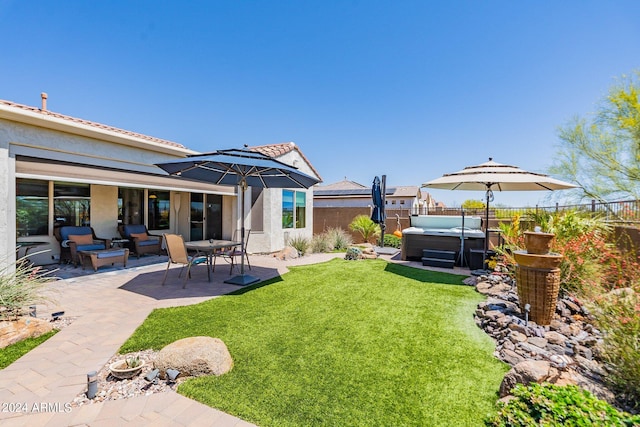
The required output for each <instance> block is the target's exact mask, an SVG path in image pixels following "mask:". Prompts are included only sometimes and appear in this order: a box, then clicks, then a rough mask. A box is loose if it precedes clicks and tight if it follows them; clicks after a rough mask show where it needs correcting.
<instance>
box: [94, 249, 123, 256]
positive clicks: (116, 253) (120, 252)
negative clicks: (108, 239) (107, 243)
mask: <svg viewBox="0 0 640 427" xmlns="http://www.w3.org/2000/svg"><path fill="white" fill-rule="evenodd" d="M124 254H125V250H124V249H120V250H117V251H105V252H98V253H97V254H96V256H97V257H98V258H113V257H122V256H124Z"/></svg>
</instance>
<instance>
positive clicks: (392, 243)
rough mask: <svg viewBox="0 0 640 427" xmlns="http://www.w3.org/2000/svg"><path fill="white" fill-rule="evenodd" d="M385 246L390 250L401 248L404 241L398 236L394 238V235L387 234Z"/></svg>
mask: <svg viewBox="0 0 640 427" xmlns="http://www.w3.org/2000/svg"><path fill="white" fill-rule="evenodd" d="M384 245H385V246H387V247H390V248H399V247H400V246H402V239H401V238H400V237H398V236H394V235H393V234H385V235H384Z"/></svg>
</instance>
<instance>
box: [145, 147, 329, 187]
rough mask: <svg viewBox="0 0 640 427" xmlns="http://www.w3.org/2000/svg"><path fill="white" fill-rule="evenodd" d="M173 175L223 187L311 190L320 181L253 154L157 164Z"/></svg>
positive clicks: (228, 153)
mask: <svg viewBox="0 0 640 427" xmlns="http://www.w3.org/2000/svg"><path fill="white" fill-rule="evenodd" d="M157 166H159V167H160V168H162V169H164V170H165V171H166V172H168V173H169V174H171V175H177V176H181V177H183V178H188V179H192V180H196V181H204V182H211V183H213V184H219V185H244V186H245V187H247V186H248V187H258V188H309V187H311V186H312V185H314V184H317V183H318V182H319V181H318V180H317V179H316V178H314V177H312V176H309V175H306V174H304V173H302V172H300V171H299V170H298V169H297V168H296V167H294V166H290V165H287V164H286V163H282V162H280V161H278V160H275V159H273V158H271V157H269V156H265V155H264V154H261V153H256V152H254V151H249V150H240V149H231V150H218V151H215V152H213V153H207V154H197V155H192V156H188V157H185V158H182V159H177V160H170V161H168V162H163V163H159V164H157Z"/></svg>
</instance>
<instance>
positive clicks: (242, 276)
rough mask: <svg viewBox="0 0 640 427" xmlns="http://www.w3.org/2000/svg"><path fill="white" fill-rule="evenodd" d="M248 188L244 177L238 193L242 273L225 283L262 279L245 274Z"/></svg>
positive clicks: (240, 283)
mask: <svg viewBox="0 0 640 427" xmlns="http://www.w3.org/2000/svg"><path fill="white" fill-rule="evenodd" d="M246 189H247V182H246V181H245V180H244V179H243V180H242V182H241V183H240V184H239V185H238V194H239V195H240V197H241V201H240V205H241V206H242V207H241V211H240V224H241V225H240V239H241V241H240V251H241V255H240V274H239V275H238V276H234V277H232V278H231V279H228V280H225V281H224V283H231V284H232V285H240V286H245V285H250V284H252V283H256V282H259V281H260V279H259V278H257V277H254V276H251V275H249V274H244V257H245V250H246V248H245V247H244V234H245V229H244V196H245V194H244V193H245V191H246Z"/></svg>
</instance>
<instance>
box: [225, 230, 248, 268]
mask: <svg viewBox="0 0 640 427" xmlns="http://www.w3.org/2000/svg"><path fill="white" fill-rule="evenodd" d="M238 234H240V233H239V232H238V230H236V231H234V232H233V240H234V241H236V242H237V241H239V239H238ZM250 234H251V229H246V230H245V231H244V252H243V251H242V247H241V246H235V247H233V248H231V249H229V250H228V251H223V252H222V253H221V254H220V255H219V256H222V258H223V259H224V260H225V261H227V262H229V263H230V264H231V269H230V270H229V275H231V274H232V273H233V267H234V266H236V265H237V264H238V262H237V261H236V259H237V258H238V257H241V256H244V259H245V260H246V261H247V266H248V267H249V270H251V263H250V262H249V254H248V253H247V245H248V244H249V235H250Z"/></svg>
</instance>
